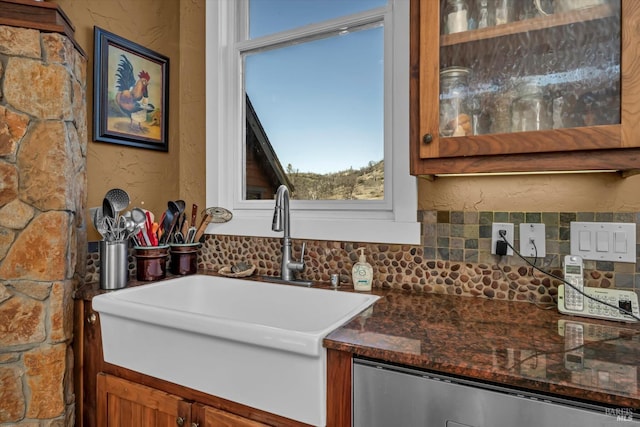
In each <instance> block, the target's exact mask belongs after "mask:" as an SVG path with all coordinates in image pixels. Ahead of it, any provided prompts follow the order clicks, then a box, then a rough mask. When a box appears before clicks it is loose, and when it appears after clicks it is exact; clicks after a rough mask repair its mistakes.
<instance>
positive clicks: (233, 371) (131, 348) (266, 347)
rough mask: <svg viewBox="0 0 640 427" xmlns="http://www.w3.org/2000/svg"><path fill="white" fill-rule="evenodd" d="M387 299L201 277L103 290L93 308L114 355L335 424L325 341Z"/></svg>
mask: <svg viewBox="0 0 640 427" xmlns="http://www.w3.org/2000/svg"><path fill="white" fill-rule="evenodd" d="M377 299H378V297H377V296H374V295H369V294H357V293H349V292H336V291H330V290H324V289H310V288H302V287H298V286H290V285H278V284H272V283H262V282H256V281H250V280H242V279H231V278H226V277H217V276H207V275H192V276H185V277H180V278H176V279H170V280H166V281H162V282H157V283H152V284H148V285H145V286H138V287H134V288H128V289H121V290H117V291H113V292H110V293H106V294H103V295H99V296H97V297H95V298H94V299H93V308H94V309H95V310H96V311H98V312H99V313H100V321H101V328H102V340H103V348H104V358H105V361H106V362H109V363H112V364H114V365H118V366H122V367H125V368H128V369H131V370H134V371H137V372H141V373H143V374H147V375H150V376H153V377H156V378H161V379H164V380H167V381H171V382H173V383H176V384H180V385H183V386H186V387H190V388H193V389H195V390H199V391H202V392H205V393H209V394H212V395H216V396H220V397H223V398H225V399H229V400H232V401H235V402H239V403H242V404H245V405H248V406H251V407H254V408H258V409H261V410H264V411H267V412H272V413H275V414H278V415H281V416H284V417H287V418H291V419H294V420H297V421H302V422H305V423H308V424H312V425H325V420H326V350H325V349H324V348H323V347H322V339H323V338H324V337H325V336H326V335H327V334H328V333H329V332H331V331H332V330H334V329H336V328H337V327H338V326H340V325H342V324H343V323H345V322H346V321H347V320H349V319H350V318H352V317H353V316H355V315H356V314H358V313H359V312H361V311H362V310H364V309H366V308H367V307H368V306H370V305H371V304H372V303H373V302H374V301H375V300H377Z"/></svg>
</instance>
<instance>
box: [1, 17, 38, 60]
mask: <svg viewBox="0 0 640 427" xmlns="http://www.w3.org/2000/svg"><path fill="white" fill-rule="evenodd" d="M0 54H5V55H12V56H13V55H15V56H24V57H27V58H40V56H41V55H42V51H41V49H40V32H39V31H37V30H32V29H30V28H20V27H9V26H5V25H0Z"/></svg>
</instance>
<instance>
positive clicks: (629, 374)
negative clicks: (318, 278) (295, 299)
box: [324, 290, 640, 412]
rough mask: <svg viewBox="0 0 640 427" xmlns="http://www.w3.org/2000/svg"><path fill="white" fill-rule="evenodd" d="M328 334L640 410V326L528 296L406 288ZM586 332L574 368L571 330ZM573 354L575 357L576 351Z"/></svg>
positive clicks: (374, 351)
mask: <svg viewBox="0 0 640 427" xmlns="http://www.w3.org/2000/svg"><path fill="white" fill-rule="evenodd" d="M373 293H374V294H376V295H380V297H381V298H380V300H378V301H377V302H376V303H375V304H374V305H373V306H372V307H371V308H370V309H369V310H366V311H365V312H364V313H362V314H360V315H359V316H357V317H355V318H354V319H352V320H351V321H350V322H348V323H347V324H345V325H343V326H342V327H340V328H339V329H337V330H335V331H334V332H332V333H330V334H329V335H328V336H327V337H326V338H325V339H324V346H325V347H327V348H330V349H336V350H342V351H346V352H350V353H353V354H355V355H360V356H364V357H369V358H373V359H378V360H381V361H386V362H390V363H395V364H401V365H405V366H410V367H416V368H420V369H425V370H428V371H432V372H438V373H444V374H450V375H454V376H458V377H466V378H472V379H476V380H480V381H485V382H491V383H497V384H501V385H506V386H511V387H515V388H520V389H525V390H531V391H535V392H541V393H547V394H553V395H556V396H561V397H570V398H572V399H578V400H583V401H589V402H598V403H601V404H605V405H607V406H611V407H615V408H632V409H634V410H636V412H637V410H638V409H640V389H639V388H638V376H639V375H638V367H640V325H637V324H629V323H621V322H611V321H603V320H596V319H589V318H580V317H574V316H565V315H560V314H559V313H558V311H557V310H556V309H555V308H554V307H553V308H551V309H548V310H545V309H543V308H541V307H539V306H536V305H534V304H528V303H524V302H508V301H497V300H490V299H482V298H470V297H459V296H449V295H439V294H415V293H408V292H403V291H400V290H374V291H373ZM567 323H570V324H572V325H569V327H571V326H573V325H575V324H577V325H581V326H582V328H583V331H584V344H585V345H584V347H583V348H580V349H577V351H579V352H582V354H583V356H584V358H583V360H584V362H583V365H582V368H581V369H575V367H574V368H573V369H569V368H570V367H571V366H570V365H569V364H568V363H567V362H565V356H566V355H567V354H568V353H567V351H565V348H567V347H566V345H568V346H569V347H568V348H573V347H575V346H573V345H570V344H565V336H564V335H565V329H566V328H567ZM570 359H571V358H570Z"/></svg>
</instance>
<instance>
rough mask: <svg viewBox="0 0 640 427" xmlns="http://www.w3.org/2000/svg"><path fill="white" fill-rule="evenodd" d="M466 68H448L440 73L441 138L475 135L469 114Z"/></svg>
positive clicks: (468, 71) (468, 72)
mask: <svg viewBox="0 0 640 427" xmlns="http://www.w3.org/2000/svg"><path fill="white" fill-rule="evenodd" d="M470 72H471V70H470V69H469V68H466V67H448V68H444V69H442V70H441V71H440V136H442V137H450V136H469V135H473V126H472V122H471V117H470V116H469V112H468V100H467V98H468V96H469V74H470Z"/></svg>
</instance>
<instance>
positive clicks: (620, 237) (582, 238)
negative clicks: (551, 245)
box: [571, 222, 636, 263]
mask: <svg viewBox="0 0 640 427" xmlns="http://www.w3.org/2000/svg"><path fill="white" fill-rule="evenodd" d="M571 255H580V256H581V257H582V258H583V259H590V260H595V261H614V262H632V263H635V262H636V224H635V223H624V222H572V223H571Z"/></svg>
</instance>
